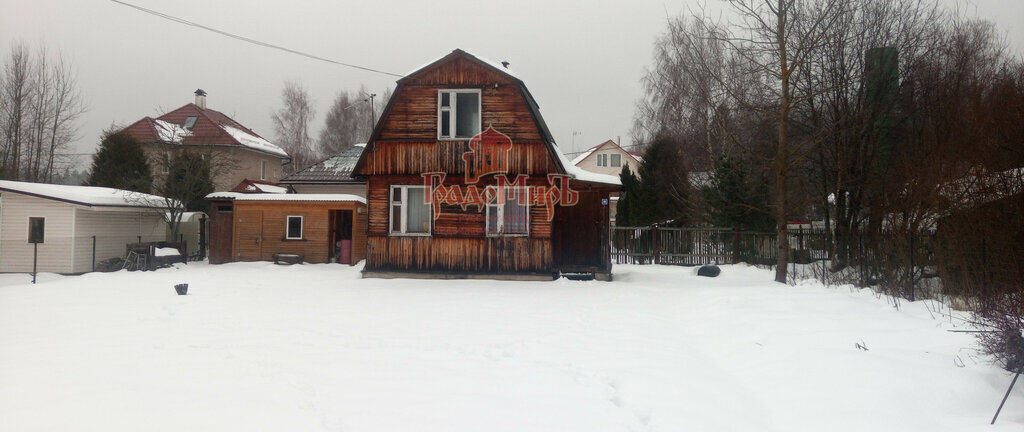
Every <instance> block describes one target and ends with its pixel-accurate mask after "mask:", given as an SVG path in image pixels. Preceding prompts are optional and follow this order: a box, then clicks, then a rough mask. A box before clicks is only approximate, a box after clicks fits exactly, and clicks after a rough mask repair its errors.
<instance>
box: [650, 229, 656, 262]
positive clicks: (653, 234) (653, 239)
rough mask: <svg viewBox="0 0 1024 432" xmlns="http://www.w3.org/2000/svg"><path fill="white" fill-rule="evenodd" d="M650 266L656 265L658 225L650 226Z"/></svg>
mask: <svg viewBox="0 0 1024 432" xmlns="http://www.w3.org/2000/svg"><path fill="white" fill-rule="evenodd" d="M651 248H652V249H651V264H657V263H658V225H653V226H651Z"/></svg>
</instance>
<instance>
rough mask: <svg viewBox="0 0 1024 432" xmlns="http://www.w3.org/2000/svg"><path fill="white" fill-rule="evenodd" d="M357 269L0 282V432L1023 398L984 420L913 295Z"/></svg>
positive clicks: (424, 424) (815, 416) (967, 417)
mask: <svg viewBox="0 0 1024 432" xmlns="http://www.w3.org/2000/svg"><path fill="white" fill-rule="evenodd" d="M359 270H360V268H359V267H358V266H356V267H349V266H345V265H337V264H334V265H330V264H322V265H311V264H307V265H299V266H275V265H273V264H270V263H236V264H226V265H220V266H210V265H206V264H189V265H182V264H178V265H176V266H175V267H174V268H168V269H163V270H158V271H155V272H125V271H121V272H117V273H108V274H100V273H95V274H87V275H83V276H78V277H54V276H52V275H50V276H48V275H40V281H41V283H40V284H37V285H34V286H33V285H28V284H26V282H27V279H25V278H24V277H23V276H24V275H20V276H22V277H20V278H14V277H10V278H8V277H6V276H5V275H0V276H4V277H0V285H3V284H8V285H6V286H0V389H2V391H0V413H3V415H2V416H0V430H76V431H94V430H95V431H100V430H103V431H106V430H146V431H177V430H186V429H188V430H217V431H250V430H301V431H338V430H344V431H404V430H415V431H445V432H450V431H587V432H590V431H672V432H674V431H685V430H692V431H818V430H826V431H858V432H861V431H898V432H907V431H927V432H933V431H986V432H993V431H1019V430H1021V429H1022V428H1024V386H1018V388H1017V389H1016V390H1015V391H1014V392H1013V393H1012V394H1011V395H1010V398H1009V401H1008V402H1007V405H1006V407H1005V408H1004V409H1003V412H1002V414H1000V417H999V421H998V422H997V423H996V425H995V426H989V424H988V423H989V421H990V419H991V418H992V414H993V413H994V411H995V408H996V406H997V405H998V403H999V400H1000V399H1001V398H1002V396H1003V393H1004V392H1005V391H1006V388H1007V386H1008V385H1009V382H1010V379H1011V376H1010V375H1009V374H1008V373H1006V372H1004V371H1002V370H1000V369H998V368H996V367H994V366H990V365H988V364H986V363H985V361H984V360H983V359H980V358H978V357H977V356H976V354H975V353H974V350H973V348H972V346H973V339H972V337H971V336H970V335H969V334H964V333H951V332H948V331H947V330H948V329H951V328H953V327H954V326H955V325H957V323H959V322H960V321H959V320H957V319H953V318H950V317H948V316H946V315H944V314H945V313H946V312H947V311H946V310H945V309H943V310H942V311H941V313H940V312H937V311H936V307H935V306H934V305H931V307H928V306H929V305H928V304H926V303H924V302H916V303H904V304H903V305H902V308H901V309H899V310H897V309H894V308H893V307H891V306H890V305H889V304H887V302H886V300H885V299H879V298H877V297H875V296H874V295H873V294H872V293H870V292H867V291H860V290H853V289H850V288H848V287H842V288H834V287H833V288H825V287H822V286H821V285H820V284H817V283H814V284H805V285H799V286H786V285H780V284H775V283H773V282H770V280H771V279H772V274H771V273H770V272H768V271H764V270H759V269H755V268H751V267H747V266H722V275H721V276H719V277H717V278H714V279H709V278H700V277H697V276H696V275H695V274H694V269H693V268H684V267H663V266H645V267H642V266H627V265H622V266H616V267H615V273H614V277H615V278H616V281H614V282H608V283H606V282H573V281H568V280H564V279H563V280H558V281H553V282H499V281H466V280H454V281H444V280H427V281H424V280H403V279H394V280H381V279H361V278H360V273H359ZM179 283H188V284H189V293H188V295H185V296H179V295H176V294H175V292H174V288H173V286H174V285H175V284H179ZM858 345H859V346H861V347H863V348H858ZM1018 384H1019V383H1018Z"/></svg>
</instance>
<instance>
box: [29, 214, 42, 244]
mask: <svg viewBox="0 0 1024 432" xmlns="http://www.w3.org/2000/svg"><path fill="white" fill-rule="evenodd" d="M45 237H46V218H44V217H30V218H28V242H29V243H43V240H44V238H45Z"/></svg>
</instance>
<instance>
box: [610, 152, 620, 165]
mask: <svg viewBox="0 0 1024 432" xmlns="http://www.w3.org/2000/svg"><path fill="white" fill-rule="evenodd" d="M612 166H613V167H617V166H622V155H620V154H613V155H612Z"/></svg>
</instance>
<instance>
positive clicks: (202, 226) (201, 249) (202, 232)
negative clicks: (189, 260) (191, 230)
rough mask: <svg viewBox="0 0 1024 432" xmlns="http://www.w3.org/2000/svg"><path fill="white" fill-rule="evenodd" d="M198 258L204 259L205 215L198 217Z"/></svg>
mask: <svg viewBox="0 0 1024 432" xmlns="http://www.w3.org/2000/svg"><path fill="white" fill-rule="evenodd" d="M199 259H200V260H203V259H206V215H203V216H202V217H200V218H199Z"/></svg>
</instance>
